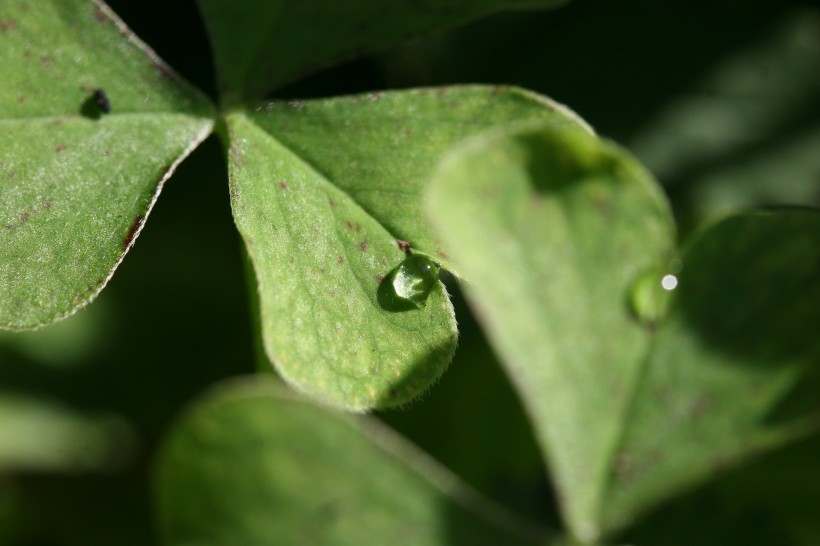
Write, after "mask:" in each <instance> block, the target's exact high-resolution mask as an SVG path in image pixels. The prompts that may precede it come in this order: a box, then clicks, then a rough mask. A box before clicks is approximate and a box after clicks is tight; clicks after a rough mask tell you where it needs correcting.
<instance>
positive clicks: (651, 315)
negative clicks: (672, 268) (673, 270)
mask: <svg viewBox="0 0 820 546" xmlns="http://www.w3.org/2000/svg"><path fill="white" fill-rule="evenodd" d="M677 285H678V278H677V277H676V276H675V275H672V274H670V273H668V269H665V268H660V267H652V268H650V269H648V270H646V271H644V272H643V273H641V274H640V275H638V277H637V278H636V279H635V280H634V281H633V283H632V286H631V288H630V290H629V306H630V308H631V310H632V312H633V314H634V315H635V317H637V318H638V320H640V321H641V322H643V323H645V324H655V323H656V322H658V321H659V320H660V319H661V318H663V316H664V315H665V314H666V309H667V307H668V306H669V297H670V292H672V291H673V290H674V289H675V287H677Z"/></svg>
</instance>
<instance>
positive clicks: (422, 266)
mask: <svg viewBox="0 0 820 546" xmlns="http://www.w3.org/2000/svg"><path fill="white" fill-rule="evenodd" d="M438 273H439V265H438V264H437V263H436V262H434V261H433V260H431V259H430V258H428V257H426V256H421V255H419V254H413V255H411V256H408V257H407V258H405V259H404V260H403V261H402V262H401V263H400V264H399V265H398V266H397V267H396V268H395V269H394V270H393V271H391V272H390V275H389V277H388V280H389V286H390V288H391V292H392V294H391V296H392V299H394V300H395V303H396V304H399V306H401V304H409V305H411V306H412V307H415V308H421V307H424V304H425V303H426V302H427V298H428V297H429V296H430V292H432V291H433V288H435V286H436V283H437V282H438Z"/></svg>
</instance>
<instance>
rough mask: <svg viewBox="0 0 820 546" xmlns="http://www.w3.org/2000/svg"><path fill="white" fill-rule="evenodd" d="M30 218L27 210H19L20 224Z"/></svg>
mask: <svg viewBox="0 0 820 546" xmlns="http://www.w3.org/2000/svg"><path fill="white" fill-rule="evenodd" d="M30 218H31V215H30V214H29V213H28V211H26V210H24V211H23V212H21V213H20V225H21V226H22V225H23V224H25V223H26V222H28V221H29V219H30Z"/></svg>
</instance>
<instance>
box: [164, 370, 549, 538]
mask: <svg viewBox="0 0 820 546" xmlns="http://www.w3.org/2000/svg"><path fill="white" fill-rule="evenodd" d="M156 477H157V481H156V484H157V488H156V491H157V507H158V515H159V522H160V529H161V532H162V534H163V536H164V539H165V543H166V544H168V545H169V546H182V545H191V544H197V545H199V546H208V545H214V546H216V545H223V544H243V545H257V544H259V545H261V544H288V545H293V546H297V545H301V544H304V545H315V544H322V545H325V546H337V545H339V546H340V545H350V546H366V545H370V544H372V545H381V544H389V543H391V542H394V541H399V542H400V543H401V544H407V545H415V544H418V545H420V546H421V545H423V546H431V545H432V546H434V545H442V546H444V545H450V546H454V545H462V544H463V545H465V546H466V545H480V544H487V545H497V544H505V545H507V544H509V545H518V544H546V543H547V541H548V539H547V536H546V533H545V532H544V531H542V530H540V529H537V528H533V527H532V526H531V525H529V524H527V523H525V522H522V521H520V520H518V519H517V518H514V517H512V516H511V515H509V514H507V513H506V512H503V511H502V510H501V509H500V508H499V507H496V506H494V505H493V504H491V503H489V502H488V501H487V500H485V499H483V498H482V497H480V496H479V495H478V494H477V493H475V492H474V491H472V490H470V489H468V488H467V487H466V486H465V485H464V484H463V483H461V482H460V481H459V480H458V479H457V478H456V477H455V476H454V475H452V474H450V473H449V472H447V471H446V470H445V469H444V468H443V467H441V466H439V465H438V464H436V463H435V462H434V461H433V460H431V459H429V458H427V457H426V456H425V455H424V454H423V453H421V452H419V451H417V450H416V449H415V448H414V447H413V446H411V445H409V444H407V443H406V442H405V441H403V440H402V439H401V438H400V437H397V436H395V434H394V433H391V431H390V430H389V429H385V428H383V427H381V426H378V423H377V422H374V421H370V420H364V419H361V420H359V419H352V418H349V417H347V416H344V415H340V414H338V413H335V412H332V411H328V410H326V409H322V408H320V407H318V406H315V405H313V404H311V403H309V402H306V401H304V400H302V399H299V398H296V397H295V396H294V395H293V394H292V393H288V392H286V391H284V390H283V389H281V387H279V386H278V385H276V384H274V383H273V382H271V381H270V380H263V381H259V380H257V381H256V382H254V383H245V384H236V385H233V386H232V387H228V388H223V389H222V390H221V391H220V392H218V393H213V394H212V395H211V396H209V397H206V398H205V399H204V400H203V401H201V402H200V403H199V404H198V405H197V406H196V407H195V408H194V409H193V410H192V411H191V412H190V413H188V415H187V416H186V417H185V418H184V419H183V420H182V421H181V422H180V423H179V424H178V425H177V426H176V427H175V429H174V430H173V431H172V433H171V436H170V438H169V440H168V442H167V444H166V446H165V448H164V450H163V452H162V454H161V456H160V459H159V467H158V469H157V476H156Z"/></svg>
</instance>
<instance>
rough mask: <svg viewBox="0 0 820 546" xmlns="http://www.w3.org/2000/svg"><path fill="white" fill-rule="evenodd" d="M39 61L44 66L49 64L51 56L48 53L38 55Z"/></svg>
mask: <svg viewBox="0 0 820 546" xmlns="http://www.w3.org/2000/svg"><path fill="white" fill-rule="evenodd" d="M40 62H41V63H42V64H44V65H46V66H48V65H50V64H51V57H49V56H48V55H40Z"/></svg>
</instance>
